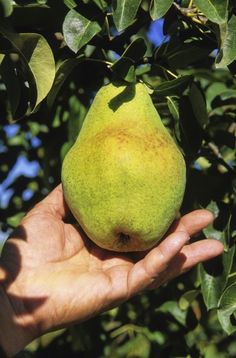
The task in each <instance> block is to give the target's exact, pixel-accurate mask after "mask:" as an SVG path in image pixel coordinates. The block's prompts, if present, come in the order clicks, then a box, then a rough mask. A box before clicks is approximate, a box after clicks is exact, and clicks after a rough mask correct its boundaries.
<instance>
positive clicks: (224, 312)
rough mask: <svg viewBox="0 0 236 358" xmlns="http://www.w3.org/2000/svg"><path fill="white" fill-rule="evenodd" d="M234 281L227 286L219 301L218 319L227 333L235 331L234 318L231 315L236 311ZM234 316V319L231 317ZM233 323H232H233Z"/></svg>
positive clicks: (235, 286) (235, 287)
mask: <svg viewBox="0 0 236 358" xmlns="http://www.w3.org/2000/svg"><path fill="white" fill-rule="evenodd" d="M235 298H236V283H233V284H232V285H231V286H229V287H227V288H226V290H225V291H224V293H223V294H222V296H221V298H220V301H219V309H218V311H217V313H218V319H219V321H220V323H221V326H222V328H223V329H224V331H225V332H226V333H227V334H232V333H234V332H235V331H236V324H235V318H234V317H232V316H233V314H234V312H235V311H236V299H235ZM232 318H234V319H232ZM233 323H234V324H233Z"/></svg>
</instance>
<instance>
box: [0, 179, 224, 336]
mask: <svg viewBox="0 0 236 358" xmlns="http://www.w3.org/2000/svg"><path fill="white" fill-rule="evenodd" d="M67 211H68V208H67V206H66V204H65V202H64V198H63V192H62V187H61V185H59V186H58V187H57V188H56V189H54V191H52V192H51V194H49V195H48V196H47V197H46V198H45V199H44V200H43V201H41V202H40V203H39V204H37V205H36V206H35V207H34V208H33V209H32V210H31V211H30V212H29V213H28V214H27V215H26V216H25V218H24V219H23V220H22V223H21V225H20V227H19V228H18V229H17V230H16V231H15V232H14V234H13V235H12V236H11V238H10V239H9V240H8V241H7V243H6V244H5V246H4V250H3V253H2V257H1V262H0V263H1V267H2V268H3V269H4V272H5V278H4V282H3V283H4V286H5V287H6V291H7V295H8V298H9V299H10V302H11V305H12V307H13V312H14V315H15V317H14V320H15V321H17V322H18V325H19V326H21V327H23V328H24V329H30V330H31V332H32V335H31V337H32V338H34V337H36V336H39V335H41V334H43V333H45V332H46V331H49V330H53V329H56V328H59V327H64V326H66V325H69V324H73V323H75V322H77V323H78V322H81V321H82V320H86V319H88V318H90V317H92V316H94V315H96V314H98V313H100V312H103V311H104V310H107V309H108V308H111V307H114V306H116V305H118V304H120V303H122V302H124V301H125V300H127V299H129V298H130V297H131V296H133V295H135V294H137V293H139V292H141V291H143V290H145V289H151V288H155V287H158V286H160V285H161V284H163V283H164V282H167V281H169V280H170V279H172V278H174V277H176V276H178V275H179V274H181V273H183V272H185V271H187V270H188V269H190V268H191V267H192V266H194V265H195V264H197V263H199V262H201V261H204V260H208V259H210V258H212V257H214V256H216V255H219V254H220V253H221V252H222V250H223V247H222V245H221V244H220V243H219V242H217V241H215V240H202V241H199V242H195V243H193V244H188V245H186V243H187V241H188V240H189V236H190V235H193V234H195V233H197V232H198V231H200V230H201V229H203V228H204V227H205V226H207V225H208V224H209V223H210V222H211V221H212V219H213V217H212V214H211V213H209V212H208V211H206V210H197V211H194V212H192V213H190V214H187V215H185V216H184V217H182V218H181V220H179V221H178V222H176V223H175V224H174V225H173V227H172V229H171V233H170V234H169V235H168V236H167V237H166V238H165V239H164V240H163V241H162V242H161V243H160V244H159V245H158V246H157V247H155V248H153V249H152V250H149V252H146V253H133V254H119V253H115V252H109V251H106V250H104V249H100V248H99V247H97V246H96V245H95V244H93V243H92V242H90V240H89V239H88V238H86V237H85V235H84V234H83V233H81V232H80V231H79V230H78V229H77V228H76V227H74V226H73V225H71V224H67V223H65V222H64V221H63V219H64V218H65V216H66V215H67Z"/></svg>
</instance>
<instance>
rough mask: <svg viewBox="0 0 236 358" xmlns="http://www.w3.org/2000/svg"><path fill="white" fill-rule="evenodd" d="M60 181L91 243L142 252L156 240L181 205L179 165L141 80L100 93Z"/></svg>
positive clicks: (181, 172)
mask: <svg viewBox="0 0 236 358" xmlns="http://www.w3.org/2000/svg"><path fill="white" fill-rule="evenodd" d="M62 183H63V189H64V195H65V199H66V202H67V204H68V206H69V208H70V209H71V211H72V213H73V215H74V216H75V218H76V219H77V221H78V223H79V224H80V226H81V227H82V229H83V230H84V231H85V233H86V234H87V235H88V237H89V238H90V239H91V240H92V241H94V242H95V243H96V244H97V245H98V246H100V247H102V248H105V249H109V250H114V251H121V252H128V251H142V250H146V249H149V248H151V247H152V246H154V245H155V244H156V243H157V242H158V241H159V240H160V239H161V238H162V237H163V235H164V234H165V233H166V231H167V229H168V228H169V226H170V224H171V223H172V222H173V220H174V219H175V217H176V214H177V212H178V210H179V208H180V205H181V203H182V199H183V194H184V189H185V162H184V159H183V156H182V154H181V152H180V150H179V149H178V147H177V145H176V144H175V142H174V140H173V139H172V137H171V136H170V134H169V133H168V131H167V129H166V128H165V126H164V125H163V123H162V121H161V119H160V117H159V115H158V113H157V111H156V109H155V107H154V105H153V103H152V101H151V98H150V96H149V94H148V91H147V89H146V87H145V86H144V85H143V84H141V83H138V84H136V85H129V86H116V85H114V84H109V85H107V86H104V87H102V88H101V89H100V90H99V92H98V93H97V95H96V97H95V99H94V101H93V103H92V105H91V108H90V110H89V112H88V114H87V116H86V118H85V121H84V124H83V127H82V129H81V131H80V133H79V136H78V138H77V140H76V142H75V144H74V145H73V147H72V148H71V149H70V151H69V152H68V153H67V155H66V156H65V159H64V162H63V166H62Z"/></svg>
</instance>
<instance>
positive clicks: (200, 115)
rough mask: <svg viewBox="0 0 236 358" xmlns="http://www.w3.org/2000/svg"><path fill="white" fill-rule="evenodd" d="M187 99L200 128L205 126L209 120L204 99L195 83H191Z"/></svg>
mask: <svg viewBox="0 0 236 358" xmlns="http://www.w3.org/2000/svg"><path fill="white" fill-rule="evenodd" d="M189 98H190V102H191V104H192V108H193V111H194V113H195V116H196V118H197V120H198V122H199V124H200V125H201V127H204V126H206V125H207V124H208V122H209V119H208V113H207V108H206V101H205V97H204V96H203V93H202V91H201V90H200V88H199V87H198V86H197V85H196V84H195V83H192V85H191V88H190V91H189Z"/></svg>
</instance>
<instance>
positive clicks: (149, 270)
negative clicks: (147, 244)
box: [127, 231, 189, 296]
mask: <svg viewBox="0 0 236 358" xmlns="http://www.w3.org/2000/svg"><path fill="white" fill-rule="evenodd" d="M188 240H189V236H188V234H187V233H186V232H181V231H180V232H176V233H173V234H171V235H169V236H168V237H167V238H166V239H165V240H164V241H162V242H161V244H160V245H159V246H157V247H155V248H154V249H152V250H151V251H150V252H149V253H148V254H147V255H146V256H145V257H144V258H143V259H142V260H140V261H138V262H137V263H136V264H135V265H134V266H133V268H132V269H131V271H130V273H129V276H128V280H127V286H128V287H127V289H128V293H129V296H132V295H134V294H135V293H137V292H139V291H141V290H144V289H145V288H147V287H148V286H149V285H150V284H151V283H153V282H154V281H155V280H156V279H158V276H159V275H160V274H161V272H163V271H165V270H166V269H167V267H168V264H169V263H170V262H171V260H172V259H173V258H174V257H175V256H176V255H177V254H178V253H179V252H180V251H181V249H182V248H183V246H184V245H185V244H186V242H187V241H188Z"/></svg>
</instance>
